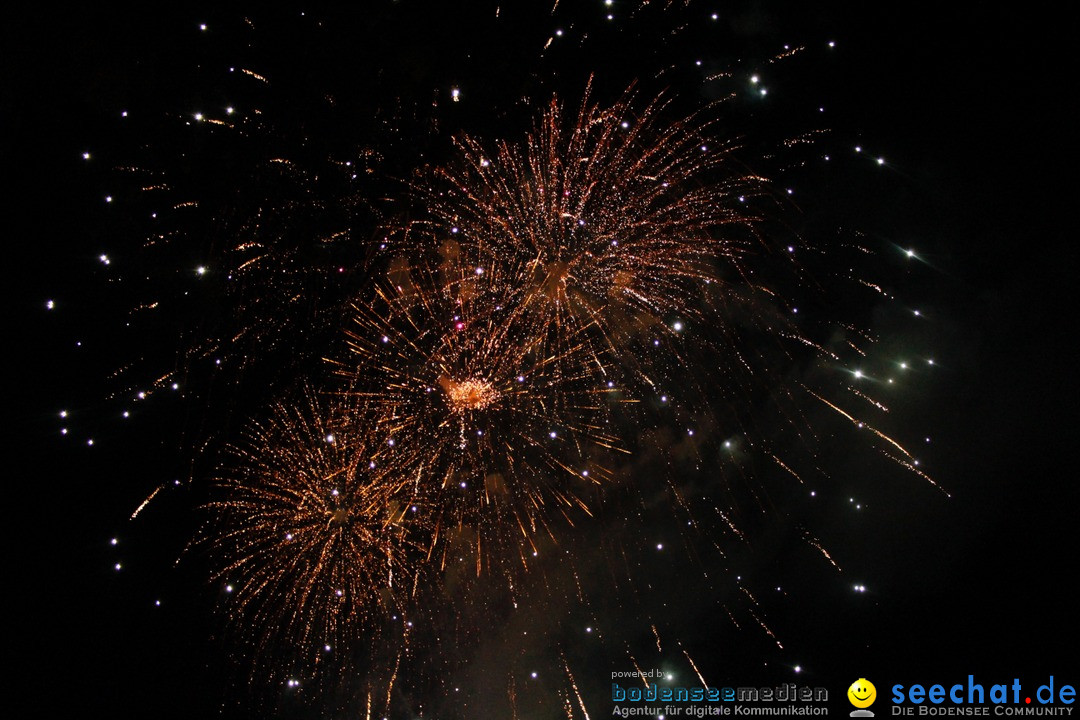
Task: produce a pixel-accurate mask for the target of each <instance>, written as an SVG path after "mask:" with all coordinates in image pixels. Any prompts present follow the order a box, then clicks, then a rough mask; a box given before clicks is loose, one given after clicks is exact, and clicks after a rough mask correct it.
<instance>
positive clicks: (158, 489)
mask: <svg viewBox="0 0 1080 720" xmlns="http://www.w3.org/2000/svg"><path fill="white" fill-rule="evenodd" d="M164 487H165V485H159V486H157V487H156V488H154V491H153V492H151V493H150V494H149V495H147V496H146V499H145V500H143V501H142V502H141V503H139V507H137V508H135V512H133V513H131V517H130V518H129V519H131V520H134V519H135V518H136V517H138V516H139V513H141V512H142V511H143V508H145V507H146V506H147V505H149V504H150V501H151V500H153V499H154V497H155V496H156V495H157V494H158V493H159V492H161V491H162V489H164Z"/></svg>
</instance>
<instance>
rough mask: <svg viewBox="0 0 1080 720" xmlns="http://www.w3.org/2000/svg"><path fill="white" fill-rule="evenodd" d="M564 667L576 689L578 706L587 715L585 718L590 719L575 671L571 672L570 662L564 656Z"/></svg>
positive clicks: (572, 685) (571, 684)
mask: <svg viewBox="0 0 1080 720" xmlns="http://www.w3.org/2000/svg"><path fill="white" fill-rule="evenodd" d="M563 667H564V668H566V677H567V678H569V679H570V687H571V688H572V689H573V691H574V697H575V698H577V701H578V707H580V708H581V712H582V714H584V715H585V720H589V710H588V708H586V707H585V701H584V700H583V699H582V698H581V692H580V691H579V690H578V686H577V681H576V680H575V679H574V673H572V672H570V664H569V663H568V662H567V661H566V658H565V657H564V658H563Z"/></svg>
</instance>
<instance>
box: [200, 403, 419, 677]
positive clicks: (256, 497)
mask: <svg viewBox="0 0 1080 720" xmlns="http://www.w3.org/2000/svg"><path fill="white" fill-rule="evenodd" d="M349 415H350V414H349V413H348V412H347V411H345V410H344V409H336V410H333V409H331V410H328V409H326V408H325V407H320V405H319V403H318V402H317V401H316V400H315V399H313V397H312V396H311V395H310V394H308V396H307V397H306V398H305V400H304V401H303V403H302V404H300V405H298V406H291V405H288V404H284V403H279V404H277V405H275V406H274V408H273V410H272V412H271V413H270V415H269V417H268V418H267V419H266V420H264V421H262V422H260V423H255V424H253V425H252V426H251V427H250V429H249V430H248V432H247V433H246V437H245V441H244V442H242V443H240V444H238V445H236V446H234V447H232V448H231V455H232V458H231V461H230V462H229V463H228V464H227V466H226V467H227V469H225V470H223V471H222V472H221V473H220V475H219V477H218V478H217V479H216V480H215V481H214V483H213V487H212V498H213V499H212V500H211V502H210V503H209V504H208V506H207V509H208V511H209V512H210V513H211V521H210V522H209V523H208V525H207V528H206V530H205V532H204V538H203V543H204V544H205V545H206V547H207V549H208V551H209V554H210V555H211V557H212V558H213V560H214V563H215V566H216V570H215V571H214V574H213V580H214V582H216V583H219V584H221V585H222V586H223V587H224V588H225V592H226V602H227V611H228V614H229V616H230V617H231V618H232V620H233V621H234V624H235V626H236V627H237V629H238V630H239V634H240V635H242V636H244V637H246V638H247V639H248V640H250V641H251V642H252V643H253V644H254V646H255V648H256V650H257V651H258V652H266V651H270V650H271V649H272V648H275V647H278V646H280V645H282V644H284V645H285V646H287V647H288V648H289V652H290V653H291V654H292V655H293V656H294V657H297V658H299V659H301V660H302V662H301V663H300V664H301V667H302V669H303V670H304V671H307V672H312V671H313V670H314V668H315V667H316V666H318V665H319V664H325V663H327V662H328V661H336V662H330V664H332V665H333V666H334V667H340V666H341V664H348V663H350V662H352V661H353V660H354V659H355V652H356V649H357V648H358V647H361V646H362V645H363V643H365V642H366V643H373V642H374V641H375V640H376V639H377V638H378V636H379V635H381V634H383V631H384V630H388V631H390V632H391V633H392V632H393V626H394V624H393V623H391V622H390V619H391V618H393V617H399V616H401V615H402V614H403V613H404V612H405V605H406V602H407V599H408V598H409V596H410V595H411V593H413V592H414V591H415V583H416V582H417V579H418V565H417V564H416V562H415V561H416V557H417V554H418V553H417V552H416V550H415V547H414V543H415V541H414V540H413V537H414V535H416V534H417V533H418V532H420V525H421V523H422V522H423V521H422V519H420V518H417V517H414V515H413V514H412V513H410V512H409V510H410V508H409V507H408V506H407V505H403V504H402V503H401V502H400V501H399V500H397V499H396V497H397V495H399V494H400V493H399V490H400V486H401V485H402V483H403V480H402V477H401V475H400V474H399V473H396V472H395V471H394V470H392V469H390V468H385V467H383V465H382V464H381V458H379V457H378V455H377V453H374V452H372V451H371V450H370V449H369V448H368V447H366V445H365V444H364V442H363V439H362V435H361V434H359V433H356V432H355V431H353V429H352V428H351V427H350V425H351V423H350V422H349V421H348V417H349ZM398 625H400V623H398ZM382 639H383V640H385V639H386V638H382ZM399 639H400V638H399ZM269 667H271V668H272V669H274V670H277V669H279V668H280V665H279V664H278V663H277V662H276V660H275V661H270V663H269Z"/></svg>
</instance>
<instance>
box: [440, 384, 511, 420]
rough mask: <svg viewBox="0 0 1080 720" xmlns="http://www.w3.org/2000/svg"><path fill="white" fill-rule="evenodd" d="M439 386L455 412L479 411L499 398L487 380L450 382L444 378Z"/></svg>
mask: <svg viewBox="0 0 1080 720" xmlns="http://www.w3.org/2000/svg"><path fill="white" fill-rule="evenodd" d="M439 384H440V385H441V386H442V389H443V391H444V392H445V393H446V397H447V399H448V400H449V401H450V407H451V408H453V409H454V410H455V411H456V412H464V411H465V410H480V409H482V408H486V407H487V406H488V405H490V404H491V403H493V402H495V401H496V400H497V399H498V398H499V392H498V391H497V390H496V389H495V386H494V385H492V384H491V383H490V382H489V381H487V380H480V379H477V378H467V379H465V380H451V379H450V378H445V377H444V378H442V379H441V380H440V381H439Z"/></svg>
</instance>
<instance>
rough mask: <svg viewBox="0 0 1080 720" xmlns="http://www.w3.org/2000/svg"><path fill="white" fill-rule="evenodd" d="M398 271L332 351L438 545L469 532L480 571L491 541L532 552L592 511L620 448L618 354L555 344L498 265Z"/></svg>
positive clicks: (524, 555) (576, 341)
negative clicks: (519, 302) (341, 348)
mask: <svg viewBox="0 0 1080 720" xmlns="http://www.w3.org/2000/svg"><path fill="white" fill-rule="evenodd" d="M391 278H392V280H393V282H394V284H393V285H392V286H389V287H381V288H380V289H379V290H378V291H377V292H376V294H375V297H374V298H373V299H372V301H370V302H368V303H366V304H364V305H361V304H356V305H354V307H353V314H354V324H353V327H352V328H351V329H350V330H349V331H348V339H349V340H348V346H349V349H350V350H351V354H350V356H349V357H347V358H344V359H339V360H337V361H335V367H336V370H337V372H338V374H340V375H342V376H343V377H345V378H347V379H348V381H349V387H348V389H347V390H346V392H347V394H349V395H350V396H351V397H353V398H355V399H357V400H358V401H359V402H360V404H361V405H362V406H364V407H365V408H367V409H368V412H369V415H370V417H371V421H370V422H371V428H372V438H373V439H372V442H374V443H377V444H379V445H381V446H382V447H383V448H384V449H385V452H387V453H388V454H389V455H390V456H392V457H393V458H394V463H395V465H396V466H398V467H402V468H405V469H406V473H407V474H408V475H409V477H410V478H411V479H412V480H411V482H412V487H411V490H410V493H411V494H410V496H409V499H408V502H409V503H411V504H414V505H419V506H420V507H421V508H422V511H423V512H424V513H425V514H428V515H429V516H430V522H432V523H433V524H434V532H433V536H432V541H431V548H432V550H433V551H435V550H436V548H439V547H441V546H442V543H441V540H442V539H443V538H444V537H445V536H446V535H450V536H459V535H461V534H463V533H464V534H469V535H471V536H474V538H475V540H474V543H475V549H476V551H477V552H476V561H477V569H478V570H479V569H480V567H481V565H482V563H483V560H484V558H485V557H490V555H489V553H488V552H487V551H488V549H489V548H490V547H492V546H500V547H502V546H507V545H509V546H511V547H513V548H515V553H514V554H516V555H517V556H518V557H520V558H521V560H522V562H526V563H527V562H528V558H530V557H531V556H533V555H534V554H535V552H536V536H537V535H547V536H553V535H554V534H555V533H556V532H557V522H556V518H557V519H558V522H569V523H573V522H574V520H575V518H576V517H580V516H582V515H584V514H587V513H588V512H589V509H590V503H591V501H590V495H591V494H592V493H593V492H594V490H595V488H597V486H599V485H602V484H603V482H604V479H605V477H606V476H607V474H608V470H607V467H606V465H605V462H604V460H605V458H606V457H607V456H608V455H610V453H611V452H612V451H616V450H618V448H619V442H618V440H617V438H616V437H615V436H614V435H613V433H612V431H611V429H610V422H609V418H610V414H611V412H612V410H613V408H614V407H615V406H617V405H618V404H620V399H621V398H620V397H619V396H618V393H617V391H614V390H613V388H612V387H611V385H610V384H609V382H607V378H608V375H607V373H608V366H607V362H608V361H607V360H606V359H605V358H604V357H602V356H600V355H597V354H596V353H595V352H594V349H593V347H592V346H591V345H590V344H589V343H587V342H586V341H585V340H584V338H576V337H573V336H570V337H568V338H567V339H566V340H567V341H566V342H565V343H564V344H563V345H561V346H559V350H558V351H552V350H551V348H552V347H553V346H554V345H553V344H552V343H550V342H548V340H549V339H548V338H547V336H546V335H545V334H544V333H543V330H544V327H545V326H543V325H537V324H536V323H535V322H534V321H533V319H532V317H531V314H530V312H529V311H528V309H527V308H522V307H520V306H515V305H513V304H512V300H513V299H514V298H513V294H514V292H515V290H516V286H515V285H514V281H515V279H516V278H514V277H513V276H508V275H506V274H505V273H504V272H503V271H501V270H500V269H499V268H498V267H497V266H496V267H492V266H488V267H481V266H477V267H473V268H461V267H460V266H458V267H457V270H456V271H455V270H453V269H452V266H444V267H443V268H442V269H441V272H440V273H439V275H438V276H435V275H432V274H429V273H427V272H425V271H423V270H422V269H417V270H413V269H411V268H409V267H407V266H405V265H404V264H403V263H397V264H395V266H394V268H393V270H392V272H391ZM441 555H442V557H443V560H444V561H445V559H446V558H445V553H441Z"/></svg>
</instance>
